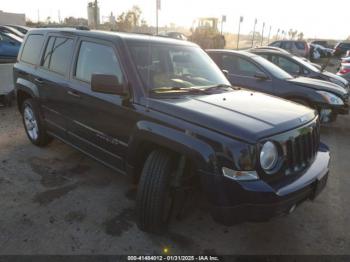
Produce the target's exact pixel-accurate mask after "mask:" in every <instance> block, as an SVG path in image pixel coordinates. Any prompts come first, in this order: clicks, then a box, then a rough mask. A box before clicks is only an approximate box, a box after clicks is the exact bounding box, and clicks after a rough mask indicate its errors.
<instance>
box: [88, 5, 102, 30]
mask: <svg viewBox="0 0 350 262" xmlns="http://www.w3.org/2000/svg"><path fill="white" fill-rule="evenodd" d="M87 12H88V25H89V27H92V28H97V26H98V25H99V24H100V8H99V6H98V4H97V0H95V1H94V2H89V3H88V8H87Z"/></svg>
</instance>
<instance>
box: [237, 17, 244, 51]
mask: <svg viewBox="0 0 350 262" xmlns="http://www.w3.org/2000/svg"><path fill="white" fill-rule="evenodd" d="M242 22H243V16H240V17H239V22H238V36H237V50H238V46H239V34H240V32H241V23H242Z"/></svg>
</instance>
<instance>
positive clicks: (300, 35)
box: [298, 32, 304, 40]
mask: <svg viewBox="0 0 350 262" xmlns="http://www.w3.org/2000/svg"><path fill="white" fill-rule="evenodd" d="M303 38H304V33H303V32H300V33H299V34H298V40H303Z"/></svg>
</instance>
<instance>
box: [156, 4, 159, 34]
mask: <svg viewBox="0 0 350 262" xmlns="http://www.w3.org/2000/svg"><path fill="white" fill-rule="evenodd" d="M158 1H159V0H156V35H158V10H159V2H158Z"/></svg>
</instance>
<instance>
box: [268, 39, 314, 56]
mask: <svg viewBox="0 0 350 262" xmlns="http://www.w3.org/2000/svg"><path fill="white" fill-rule="evenodd" d="M269 46H274V47H279V48H282V49H284V50H287V51H288V52H289V53H291V54H294V55H297V56H302V57H306V58H309V57H310V47H309V44H308V43H307V42H306V41H304V40H280V41H275V42H272V43H271V44H269Z"/></svg>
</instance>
